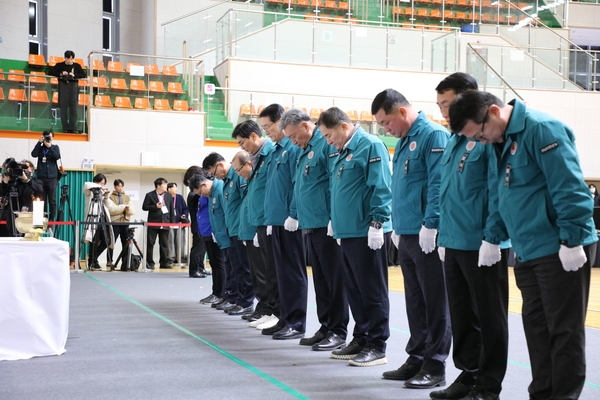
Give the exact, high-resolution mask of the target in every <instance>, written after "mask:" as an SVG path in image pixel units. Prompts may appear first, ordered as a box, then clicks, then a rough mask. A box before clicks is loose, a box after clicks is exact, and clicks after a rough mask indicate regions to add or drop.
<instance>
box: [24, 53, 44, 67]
mask: <svg viewBox="0 0 600 400" xmlns="http://www.w3.org/2000/svg"><path fill="white" fill-rule="evenodd" d="M27 63H28V64H29V65H31V66H34V67H45V66H46V59H45V58H44V55H43V54H30V55H29V60H28V61H27Z"/></svg>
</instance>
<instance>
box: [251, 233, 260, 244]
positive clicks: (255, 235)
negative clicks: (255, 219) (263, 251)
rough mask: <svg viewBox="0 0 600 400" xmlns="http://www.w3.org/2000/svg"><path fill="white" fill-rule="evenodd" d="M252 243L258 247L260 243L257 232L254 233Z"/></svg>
mask: <svg viewBox="0 0 600 400" xmlns="http://www.w3.org/2000/svg"><path fill="white" fill-rule="evenodd" d="M252 243H253V244H254V247H260V245H259V244H258V233H255V234H254V240H253V241H252Z"/></svg>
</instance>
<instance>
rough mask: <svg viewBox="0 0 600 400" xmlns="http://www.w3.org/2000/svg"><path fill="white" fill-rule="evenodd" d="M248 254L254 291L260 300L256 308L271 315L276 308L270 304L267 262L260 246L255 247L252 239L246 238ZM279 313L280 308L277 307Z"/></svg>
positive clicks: (264, 313)
mask: <svg viewBox="0 0 600 400" xmlns="http://www.w3.org/2000/svg"><path fill="white" fill-rule="evenodd" d="M269 241H270V240H269ZM244 242H245V243H246V254H247V255H248V262H249V263H250V278H251V279H252V291H253V292H254V296H255V297H256V299H257V300H258V304H257V305H256V309H257V310H258V311H259V312H260V313H261V314H263V315H271V314H273V312H274V310H273V309H272V307H271V306H270V305H269V301H268V300H269V289H268V286H267V277H266V275H265V274H266V262H265V259H264V258H263V253H262V252H261V251H260V248H259V247H254V244H252V240H245V241H244ZM277 315H279V308H278V309H277Z"/></svg>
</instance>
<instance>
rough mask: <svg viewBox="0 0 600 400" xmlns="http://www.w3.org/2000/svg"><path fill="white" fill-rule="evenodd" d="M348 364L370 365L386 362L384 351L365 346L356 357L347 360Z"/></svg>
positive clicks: (357, 365) (356, 365)
mask: <svg viewBox="0 0 600 400" xmlns="http://www.w3.org/2000/svg"><path fill="white" fill-rule="evenodd" d="M348 364H350V365H354V366H355V367H372V366H373V365H381V364H387V357H386V356H385V353H384V352H381V351H379V350H376V349H372V348H370V347H365V348H364V349H362V351H361V352H360V353H358V355H357V356H356V357H354V358H353V359H352V360H350V361H348Z"/></svg>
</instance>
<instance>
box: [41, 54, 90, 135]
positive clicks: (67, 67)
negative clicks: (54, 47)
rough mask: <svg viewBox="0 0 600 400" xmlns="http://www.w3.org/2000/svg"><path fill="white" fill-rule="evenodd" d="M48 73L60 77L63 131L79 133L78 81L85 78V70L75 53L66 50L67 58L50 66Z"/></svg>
mask: <svg viewBox="0 0 600 400" xmlns="http://www.w3.org/2000/svg"><path fill="white" fill-rule="evenodd" d="M48 75H52V76H56V77H57V78H58V106H59V107H60V120H61V122H62V128H63V132H67V133H77V94H78V93H79V86H78V84H77V81H78V80H79V79H82V78H85V72H83V68H81V65H79V64H77V63H76V62H75V53H74V52H73V51H71V50H67V51H65V60H64V61H63V62H59V63H57V64H56V65H54V67H52V68H50V71H48Z"/></svg>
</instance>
